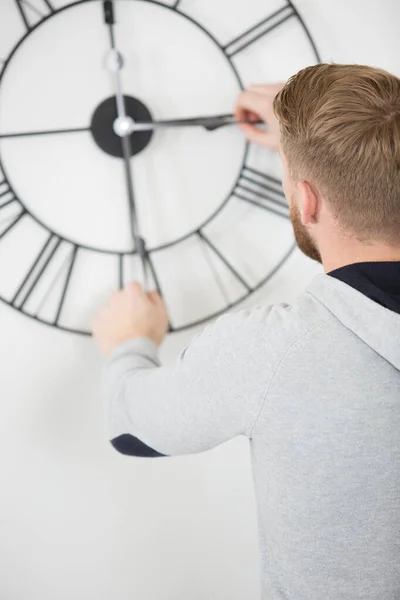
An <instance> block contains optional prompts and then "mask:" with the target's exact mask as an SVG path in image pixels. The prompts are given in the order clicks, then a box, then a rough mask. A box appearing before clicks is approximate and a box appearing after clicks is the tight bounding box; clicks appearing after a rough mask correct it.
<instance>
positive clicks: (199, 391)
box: [103, 275, 400, 600]
mask: <svg viewBox="0 0 400 600" xmlns="http://www.w3.org/2000/svg"><path fill="white" fill-rule="evenodd" d="M399 369H400V315H399V314H396V313H395V312H392V311H391V310H388V309H387V308H385V307H383V306H381V305H380V304H378V303H376V302H374V301H373V300H371V299H370V298H368V297H367V296H365V295H363V294H362V293H360V292H359V291H357V290H356V289H353V288H352V287H350V286H349V285H347V284H346V283H343V282H342V281H339V280H337V279H334V278H333V277H329V276H328V275H318V276H317V277H316V278H315V279H314V280H313V281H312V282H311V284H310V285H309V287H308V288H307V290H306V291H305V293H304V294H302V295H301V296H300V297H299V298H298V300H297V301H296V302H295V303H294V304H293V305H291V306H289V305H287V304H281V305H276V306H257V307H255V308H254V309H252V310H242V311H239V312H236V313H232V314H230V315H226V316H223V317H221V318H219V319H218V320H217V321H216V322H215V323H214V324H212V325H209V326H208V327H207V328H206V329H205V330H204V332H203V333H201V334H200V335H198V336H197V337H196V338H195V339H194V341H193V342H192V344H191V345H190V346H189V347H188V348H187V349H186V350H184V351H183V352H182V353H181V355H180V357H179V359H178V361H177V363H176V364H175V365H174V366H171V367H161V366H160V361H159V358H158V354H157V347H156V346H155V344H154V343H153V342H151V341H150V340H148V339H144V338H143V339H137V340H132V341H129V342H126V343H125V344H123V345H121V346H120V347H119V348H118V349H117V350H116V351H115V353H114V354H113V356H112V357H111V359H110V361H109V362H108V364H107V367H106V369H105V373H104V378H103V393H104V401H105V409H106V415H107V422H108V425H109V435H110V439H115V438H118V437H120V436H124V435H126V434H130V435H133V436H135V437H136V438H138V439H139V440H141V441H143V442H144V443H145V444H147V445H148V446H150V447H151V448H154V449H155V450H156V451H157V452H159V453H160V454H163V455H180V454H190V453H197V452H202V451H204V450H208V449H210V448H213V447H215V446H217V445H218V444H221V443H222V442H224V441H226V440H229V439H231V438H233V437H235V436H238V435H245V436H247V437H248V439H249V440H250V446H251V455H252V463H253V474H254V484H255V491H256V498H257V506H258V522H259V535H260V549H261V560H262V586H263V595H262V597H263V599H264V600H328V599H329V600H361V599H362V600H378V599H379V600H398V599H399V598H400V373H399Z"/></svg>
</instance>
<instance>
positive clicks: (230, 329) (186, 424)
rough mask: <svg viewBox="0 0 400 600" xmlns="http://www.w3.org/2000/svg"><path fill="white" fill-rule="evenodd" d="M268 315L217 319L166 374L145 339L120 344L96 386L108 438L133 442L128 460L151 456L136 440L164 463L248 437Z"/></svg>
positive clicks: (267, 374) (263, 384)
mask: <svg viewBox="0 0 400 600" xmlns="http://www.w3.org/2000/svg"><path fill="white" fill-rule="evenodd" d="M270 311H271V309H270V308H268V307H259V308H257V309H254V310H252V311H240V312H238V313H235V314H231V315H226V316H224V317H221V318H220V319H218V320H217V321H216V323H214V324H213V325H210V326H208V327H207V328H206V329H205V330H204V332H203V333H202V334H200V335H198V336H197V337H196V338H195V339H194V341H193V342H192V344H191V345H190V346H189V347H188V348H187V349H186V350H184V351H183V352H182V353H181V355H180V356H179V359H178V360H177V362H176V364H175V365H174V366H171V367H161V366H159V365H160V362H159V358H158V348H157V344H156V343H155V342H154V341H152V340H150V339H149V338H136V339H133V340H130V341H126V342H125V343H123V344H122V345H120V346H119V347H118V348H117V349H116V350H115V351H114V352H113V354H112V355H111V357H110V359H109V361H108V363H107V366H106V368H105V372H104V376H103V381H102V390H103V397H104V402H105V408H106V415H107V422H108V425H109V430H110V438H111V439H113V440H115V439H121V436H123V435H124V436H126V435H130V436H133V438H135V441H134V443H133V450H132V453H133V454H135V455H147V456H152V455H154V454H151V452H149V453H146V451H143V448H140V443H139V442H138V440H139V441H140V442H142V444H145V445H146V446H147V447H148V448H150V449H152V450H153V451H156V452H157V453H160V454H162V455H169V456H170V455H180V454H190V453H196V452H202V451H205V450H208V449H210V448H213V447H215V446H217V445H219V444H221V443H222V442H225V441H227V440H229V439H231V438H233V437H235V436H238V435H246V436H247V437H251V432H252V428H253V426H254V424H255V422H256V420H257V417H258V415H259V413H260V411H261V408H262V404H263V401H264V397H265V393H266V390H267V387H268V383H269V379H270V378H271V376H272V372H273V365H272V362H269V361H268V358H267V357H268V354H269V352H268V351H266V348H265V337H264V336H265V327H266V325H267V321H268V316H269V313H270ZM270 342H271V344H273V340H270ZM275 358H276V356H275ZM125 439H126V438H125ZM116 447H117V449H118V446H116ZM135 448H136V450H135Z"/></svg>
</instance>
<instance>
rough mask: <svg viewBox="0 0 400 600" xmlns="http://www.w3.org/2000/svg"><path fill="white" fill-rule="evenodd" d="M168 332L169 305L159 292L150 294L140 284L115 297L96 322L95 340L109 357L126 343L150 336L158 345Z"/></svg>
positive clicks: (94, 326)
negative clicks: (166, 305) (167, 306)
mask: <svg viewBox="0 0 400 600" xmlns="http://www.w3.org/2000/svg"><path fill="white" fill-rule="evenodd" d="M167 331H168V314H167V309H166V307H165V304H164V302H163V300H162V298H161V297H160V295H159V294H158V293H157V292H156V291H152V292H148V293H146V292H145V291H144V290H143V288H142V286H141V285H140V284H139V283H137V282H133V283H129V284H128V285H127V286H126V287H125V288H124V289H123V290H121V291H119V292H115V293H114V294H112V296H111V298H110V300H109V302H107V304H105V305H104V306H102V307H101V308H100V310H99V311H98V312H97V314H96V316H95V318H94V320H93V337H94V339H95V340H96V342H97V344H98V346H99V347H100V350H101V351H102V352H103V354H105V355H106V356H110V354H112V353H113V351H114V350H115V349H116V348H117V347H118V346H119V345H120V344H122V343H123V342H126V341H128V340H131V339H135V338H142V337H147V338H150V339H151V340H153V341H154V342H155V343H156V344H157V345H158V346H159V345H160V344H161V343H162V341H163V339H164V337H165V334H166V333H167Z"/></svg>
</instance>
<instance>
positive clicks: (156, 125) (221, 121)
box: [129, 114, 263, 133]
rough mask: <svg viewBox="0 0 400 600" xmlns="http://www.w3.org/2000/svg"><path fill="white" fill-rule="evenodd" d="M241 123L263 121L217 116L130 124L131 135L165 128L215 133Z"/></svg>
mask: <svg viewBox="0 0 400 600" xmlns="http://www.w3.org/2000/svg"><path fill="white" fill-rule="evenodd" d="M241 123H253V124H255V125H260V124H263V121H238V120H237V119H236V117H235V115H229V114H228V115H216V116H211V117H193V118H189V119H170V120H166V121H152V122H149V123H141V122H138V121H133V120H132V123H131V124H130V128H129V131H130V133H135V131H147V130H149V129H161V128H164V127H204V128H205V129H207V131H214V130H215V129H219V128H220V127H225V126H226V125H240V124H241Z"/></svg>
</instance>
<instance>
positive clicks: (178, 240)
mask: <svg viewBox="0 0 400 600" xmlns="http://www.w3.org/2000/svg"><path fill="white" fill-rule="evenodd" d="M96 1H98V2H100V1H101V0H96ZM120 1H121V0H120ZM135 1H136V2H143V3H147V4H153V5H155V6H159V7H162V8H164V9H166V10H169V11H172V12H173V13H175V14H177V15H179V16H181V17H183V18H184V19H186V20H188V21H189V22H191V23H192V24H193V25H195V26H196V27H197V28H198V29H200V30H201V31H202V33H203V34H204V35H206V36H207V37H208V38H209V39H210V40H211V41H212V42H213V43H214V44H215V45H216V46H217V47H218V49H219V50H220V51H221V52H222V54H223V55H224V57H225V59H226V60H227V62H228V65H229V67H230V68H231V70H232V72H233V75H234V76H235V79H236V81H237V82H238V84H239V87H240V89H242V90H243V88H244V85H243V81H242V79H241V77H240V75H239V72H238V70H237V68H236V67H235V65H234V63H233V61H232V60H231V59H230V58H229V56H228V55H227V54H226V52H225V51H224V48H223V46H221V44H220V43H219V42H218V40H217V39H216V37H215V36H214V35H213V34H212V33H210V32H209V31H208V30H207V29H206V28H205V27H204V26H203V25H202V24H201V23H199V22H197V21H196V20H195V19H194V18H193V17H191V16H190V15H187V14H186V13H184V12H182V11H180V10H179V9H178V8H177V4H176V5H173V6H168V5H166V4H163V3H161V2H159V1H158V0H135ZM89 2H93V0H77V1H76V2H72V3H71V4H67V5H66V6H63V7H61V8H59V9H56V10H55V11H54V13H53V14H50V15H48V16H46V17H44V18H43V19H42V20H41V21H39V22H38V23H37V24H36V25H34V26H33V27H32V29H31V30H29V31H27V32H26V33H25V35H23V36H22V38H21V39H20V40H19V41H18V43H17V44H16V45H15V46H14V48H13V49H12V51H11V53H10V54H9V56H8V57H7V59H6V60H5V62H4V64H3V68H2V69H1V71H0V88H1V83H2V80H3V77H4V74H5V72H6V70H7V68H8V66H9V63H10V62H11V60H12V58H13V56H14V55H15V53H16V52H17V50H18V49H19V48H20V46H21V45H22V44H23V43H24V42H25V40H26V39H27V38H28V37H29V36H30V35H31V34H32V33H33V32H34V31H36V29H38V28H39V27H40V26H41V25H43V24H44V23H45V22H46V21H48V20H49V19H52V18H53V17H54V16H55V15H58V14H60V13H62V12H64V11H66V10H69V9H71V8H76V7H77V6H80V5H84V4H88V3H89ZM285 2H286V3H287V5H288V6H290V7H291V8H292V9H293V12H294V15H295V16H296V18H297V19H298V21H299V23H300V25H301V26H302V28H303V30H304V32H305V34H306V36H307V38H308V40H309V42H310V44H311V47H312V50H313V52H314V54H315V57H316V59H317V61H318V62H321V59H320V55H319V52H318V49H317V47H316V45H315V42H314V40H313V38H312V36H311V33H310V31H309V29H308V28H307V26H306V24H305V22H304V20H303V18H302V17H301V15H300V13H299V11H298V10H297V8H296V7H295V6H294V4H293V2H292V0H285ZM89 133H90V132H89ZM248 151H249V144H247V143H245V144H244V151H243V157H242V163H241V166H240V168H239V171H238V175H237V177H236V179H235V181H234V183H233V185H232V187H231V189H230V190H229V191H228V193H227V195H226V197H225V198H224V200H223V201H222V202H221V203H220V204H219V206H218V207H217V208H216V209H215V210H214V212H213V213H211V215H209V217H207V219H205V220H204V221H203V222H202V223H201V224H200V225H198V226H197V227H195V228H194V229H193V230H190V231H188V232H186V233H185V234H183V235H181V236H180V237H177V238H176V239H174V240H172V241H168V242H165V243H162V244H159V245H156V246H153V247H151V246H150V247H149V248H148V250H147V251H148V252H149V254H150V253H155V252H160V251H162V250H165V249H167V248H170V247H172V246H176V245H178V244H179V243H182V242H184V241H185V240H187V239H189V238H190V237H191V236H192V235H195V234H196V232H197V231H198V230H201V229H203V228H204V227H206V226H207V225H209V224H210V223H211V221H213V220H214V219H215V218H216V217H217V215H218V214H219V213H220V212H221V211H222V210H223V208H224V207H225V206H226V204H227V203H228V202H229V200H230V199H231V198H232V193H233V191H234V189H235V187H236V185H237V183H238V180H239V178H240V174H241V172H242V171H243V168H244V166H245V164H246V160H247V156H248ZM0 169H1V170H2V172H3V175H4V179H5V181H6V182H7V185H8V186H9V189H10V190H11V192H12V193H13V195H14V196H15V198H16V200H17V201H18V202H19V204H20V205H21V207H22V208H23V209H24V210H25V211H26V213H27V214H28V215H29V216H30V217H31V218H32V219H33V220H34V221H36V223H38V224H39V225H40V226H41V227H43V228H44V229H46V230H47V231H48V232H49V233H54V234H55V235H57V237H58V238H60V239H61V240H62V241H65V242H68V243H71V244H73V245H76V246H79V247H80V248H83V249H85V250H89V251H91V252H99V253H102V254H106V255H113V256H118V255H121V254H122V255H129V254H136V253H137V251H136V249H134V250H132V251H128V250H110V249H106V248H98V247H95V246H90V245H88V244H82V243H80V242H78V241H77V240H74V239H73V238H71V237H66V236H64V235H62V234H61V233H60V232H59V231H57V230H55V229H52V228H51V229H50V228H49V226H48V225H47V224H46V223H45V222H43V221H42V220H41V219H39V217H37V216H36V215H35V214H34V213H33V212H32V211H31V210H30V209H29V208H28V207H27V206H26V205H25V204H24V202H23V201H21V199H20V198H19V196H18V195H17V194H16V192H15V190H14V188H13V186H12V184H11V182H10V180H9V177H8V175H7V171H6V169H5V168H4V162H3V158H2V156H1V145H0Z"/></svg>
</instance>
